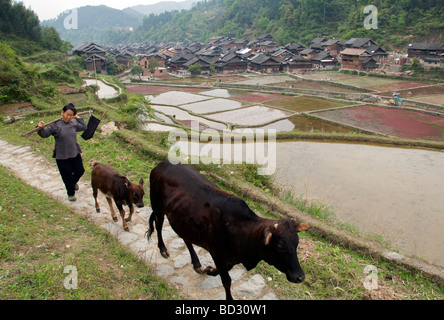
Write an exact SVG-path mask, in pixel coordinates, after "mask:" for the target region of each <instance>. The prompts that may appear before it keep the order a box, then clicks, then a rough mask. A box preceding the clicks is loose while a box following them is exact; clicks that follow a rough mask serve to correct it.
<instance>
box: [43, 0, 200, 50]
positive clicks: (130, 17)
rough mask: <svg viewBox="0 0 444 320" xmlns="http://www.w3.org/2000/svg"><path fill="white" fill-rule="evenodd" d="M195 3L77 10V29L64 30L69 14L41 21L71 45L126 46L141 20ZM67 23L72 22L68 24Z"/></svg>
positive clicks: (167, 3) (190, 1)
mask: <svg viewBox="0 0 444 320" xmlns="http://www.w3.org/2000/svg"><path fill="white" fill-rule="evenodd" d="M197 1H199V0H185V1H182V2H177V1H161V2H159V3H155V4H152V5H138V6H133V7H128V8H126V9H123V10H118V9H114V8H110V7H108V6H105V5H101V6H83V7H80V8H78V11H77V17H78V21H77V22H78V24H77V29H75V28H72V29H67V28H66V27H65V20H66V19H70V14H71V12H67V13H60V14H59V16H58V17H57V18H55V19H51V20H45V21H43V22H42V25H43V26H49V27H54V28H55V29H56V30H57V31H58V32H59V34H60V37H61V38H62V39H63V40H67V41H69V42H71V43H72V44H73V45H76V44H79V43H81V42H97V43H101V44H104V45H112V44H118V43H121V42H127V40H128V39H129V38H130V36H131V34H132V32H131V30H129V28H132V29H136V28H137V27H139V26H140V25H142V22H143V19H144V17H145V16H149V15H153V16H154V15H158V14H161V13H163V12H167V11H168V12H170V11H181V10H188V9H190V8H191V7H192V6H193V4H194V3H195V2H197ZM68 22H69V23H72V21H70V20H68Z"/></svg>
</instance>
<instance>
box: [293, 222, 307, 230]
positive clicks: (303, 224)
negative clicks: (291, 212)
mask: <svg viewBox="0 0 444 320" xmlns="http://www.w3.org/2000/svg"><path fill="white" fill-rule="evenodd" d="M308 229H310V226H309V225H308V224H306V223H304V222H302V223H299V224H298V225H297V226H296V231H297V232H301V231H307V230H308Z"/></svg>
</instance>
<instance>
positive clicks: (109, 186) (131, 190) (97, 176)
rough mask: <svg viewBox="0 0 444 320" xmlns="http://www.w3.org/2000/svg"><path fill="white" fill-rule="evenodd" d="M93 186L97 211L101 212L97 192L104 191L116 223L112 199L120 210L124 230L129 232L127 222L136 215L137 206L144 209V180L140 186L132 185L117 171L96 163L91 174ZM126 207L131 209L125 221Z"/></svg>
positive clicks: (141, 180)
mask: <svg viewBox="0 0 444 320" xmlns="http://www.w3.org/2000/svg"><path fill="white" fill-rule="evenodd" d="M91 186H92V189H93V196H94V200H95V202H96V211H97V212H100V207H99V204H98V202H97V190H100V191H102V192H103V193H104V194H105V196H106V200H107V201H108V204H109V208H110V210H111V216H112V218H113V220H114V222H117V216H116V213H115V212H114V209H113V203H112V199H114V202H115V203H116V206H117V208H118V209H119V212H120V216H121V217H122V223H123V229H125V231H129V228H128V225H127V224H126V223H127V222H129V221H131V218H132V216H133V213H134V206H133V204H135V205H136V206H137V207H138V208H143V206H144V204H143V196H144V194H145V192H144V191H143V179H142V178H141V179H140V182H139V184H134V183H131V182H130V181H129V180H128V179H127V178H126V177H124V176H122V175H121V174H120V173H118V172H117V171H115V170H114V169H113V168H111V167H110V166H108V165H105V164H100V163H95V164H94V167H93V169H92V173H91ZM124 205H126V206H128V207H129V209H130V215H129V217H128V218H126V219H125V210H123V206H124Z"/></svg>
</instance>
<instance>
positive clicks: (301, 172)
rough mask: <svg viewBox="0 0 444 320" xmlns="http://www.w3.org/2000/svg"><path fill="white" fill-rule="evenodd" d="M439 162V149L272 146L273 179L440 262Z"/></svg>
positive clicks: (442, 186)
mask: <svg viewBox="0 0 444 320" xmlns="http://www.w3.org/2000/svg"><path fill="white" fill-rule="evenodd" d="M443 164H444V153H442V152H434V151H425V150H411V149H400V148H385V147H376V146H366V145H356V144H331V143H307V142H285V143H278V147H277V167H278V169H277V174H276V182H277V183H278V184H279V185H282V186H285V187H287V188H291V189H293V190H294V192H295V194H300V195H304V196H306V197H308V198H309V199H317V200H320V201H321V202H322V203H325V204H327V205H330V206H332V207H333V208H334V211H335V213H336V215H337V217H338V218H339V219H340V220H341V221H342V222H350V223H351V224H353V225H355V226H356V227H357V228H358V229H359V230H360V231H362V232H364V233H368V234H372V233H375V234H382V235H385V236H386V237H387V238H388V239H389V240H390V242H391V244H392V245H393V246H394V247H395V248H397V249H399V250H402V251H404V252H406V253H409V254H413V255H417V256H419V257H423V258H425V259H428V260H429V261H431V262H433V261H436V262H437V263H439V264H441V265H444V233H443V230H444V197H443V195H442V190H444V166H443Z"/></svg>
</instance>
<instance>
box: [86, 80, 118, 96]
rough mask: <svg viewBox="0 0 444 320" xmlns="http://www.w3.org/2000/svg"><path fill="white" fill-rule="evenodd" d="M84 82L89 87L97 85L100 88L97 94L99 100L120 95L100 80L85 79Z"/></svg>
mask: <svg viewBox="0 0 444 320" xmlns="http://www.w3.org/2000/svg"><path fill="white" fill-rule="evenodd" d="M83 81H85V82H86V85H87V86H90V85H93V84H97V85H98V86H99V87H100V89H99V91H98V92H97V95H98V97H99V99H109V98H114V97H117V96H118V95H119V92H118V91H117V90H116V89H114V88H113V87H111V86H108V85H106V84H105V83H103V82H102V81H100V80H92V79H84V80H83Z"/></svg>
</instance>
